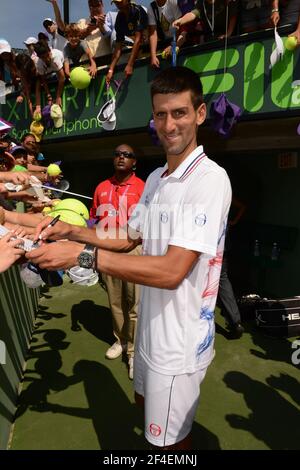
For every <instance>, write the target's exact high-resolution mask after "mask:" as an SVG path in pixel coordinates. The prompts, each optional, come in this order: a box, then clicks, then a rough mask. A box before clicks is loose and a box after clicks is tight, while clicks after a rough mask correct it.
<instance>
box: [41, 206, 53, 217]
mask: <svg viewBox="0 0 300 470" xmlns="http://www.w3.org/2000/svg"><path fill="white" fill-rule="evenodd" d="M51 211H52V208H51V207H48V206H46V207H44V209H43V210H42V213H43V214H44V215H47V214H49V212H51Z"/></svg>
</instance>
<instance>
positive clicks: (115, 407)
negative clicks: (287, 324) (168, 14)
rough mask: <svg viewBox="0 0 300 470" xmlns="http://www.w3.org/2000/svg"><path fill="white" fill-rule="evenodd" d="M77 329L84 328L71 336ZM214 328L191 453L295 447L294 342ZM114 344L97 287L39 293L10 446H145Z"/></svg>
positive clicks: (299, 404) (299, 438)
mask: <svg viewBox="0 0 300 470" xmlns="http://www.w3.org/2000/svg"><path fill="white" fill-rule="evenodd" d="M72 322H73V326H74V325H75V326H80V328H81V330H80V331H72V330H71V325H72ZM216 323H217V334H216V343H215V349H216V357H215V360H214V361H213V363H212V365H211V366H210V368H209V370H208V373H207V376H206V378H205V381H204V383H203V385H202V387H201V398H200V404H199V407H198V410H197V415H196V421H195V423H194V429H193V439H194V449H197V450H198V449H211V450H216V449H224V450H225V449H299V448H300V426H299V422H300V382H299V379H300V374H299V367H300V366H299V365H293V364H292V361H291V356H292V353H293V352H294V351H295V350H294V349H292V347H291V345H292V341H293V340H294V339H297V338H293V339H289V340H287V339H274V338H271V337H268V336H265V335H263V334H262V333H261V332H260V331H258V330H257V329H256V327H255V325H254V322H248V323H246V324H245V327H246V333H245V334H244V335H243V337H242V338H241V339H239V340H232V339H229V338H228V335H227V332H226V330H225V328H224V319H223V318H222V317H221V316H220V315H219V314H217V316H216ZM112 342H113V337H112V333H111V317H110V310H109V308H108V303H107V297H106V293H105V291H104V290H103V289H102V288H101V287H100V286H98V285H96V286H93V287H81V286H75V285H72V284H71V283H70V282H69V281H68V280H66V281H65V283H64V286H63V287H58V288H51V289H50V290H49V291H48V292H45V293H44V294H43V296H42V298H41V302H40V309H39V312H38V315H37V319H36V330H35V332H34V335H33V341H32V347H31V351H30V355H29V357H28V361H27V369H26V373H25V376H24V381H23V388H22V392H21V395H20V400H19V407H18V410H17V414H16V421H15V426H14V429H13V434H12V440H11V446H10V448H11V449H15V450H19V449H27V450H29V449H46V450H60V449H66V450H68V449H70V450H71V449H74V450H76V449H78V450H80V449H105V450H116V449H121V450H124V449H128V450H133V449H147V444H146V442H145V440H144V437H143V419H142V415H141V412H140V410H139V409H137V408H136V406H135V404H134V400H133V384H132V381H130V380H129V379H128V372H127V366H126V362H125V360H126V359H125V358H123V359H122V358H118V359H116V360H113V361H110V360H107V359H105V357H104V355H105V351H106V349H107V347H108V345H109V344H112ZM298 357H300V355H299V356H298Z"/></svg>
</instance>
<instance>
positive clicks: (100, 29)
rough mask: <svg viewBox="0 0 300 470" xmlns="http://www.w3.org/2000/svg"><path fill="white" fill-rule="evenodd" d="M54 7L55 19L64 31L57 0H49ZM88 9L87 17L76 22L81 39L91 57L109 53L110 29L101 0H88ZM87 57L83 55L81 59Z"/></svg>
mask: <svg viewBox="0 0 300 470" xmlns="http://www.w3.org/2000/svg"><path fill="white" fill-rule="evenodd" d="M49 1H50V2H51V3H52V5H53V9H54V13H55V19H56V21H57V24H58V26H59V28H60V29H61V30H62V31H65V28H66V25H65V23H64V21H63V20H62V17H61V13H60V10H59V6H58V4H57V0H49ZM88 6H89V10H90V16H89V18H82V19H80V20H79V21H78V22H77V25H78V26H79V28H80V30H81V39H85V40H86V42H87V45H88V47H89V49H90V51H91V53H92V56H93V57H100V56H103V55H107V54H110V53H111V47H110V39H109V36H110V34H111V29H110V26H109V25H108V24H106V21H105V14H104V7H103V3H102V0H88ZM87 58H88V57H87V56H83V60H86V59H87Z"/></svg>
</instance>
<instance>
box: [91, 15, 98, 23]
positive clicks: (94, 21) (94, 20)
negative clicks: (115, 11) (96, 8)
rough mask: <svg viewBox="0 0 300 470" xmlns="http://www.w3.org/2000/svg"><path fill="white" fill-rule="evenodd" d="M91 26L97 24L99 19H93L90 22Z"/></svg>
mask: <svg viewBox="0 0 300 470" xmlns="http://www.w3.org/2000/svg"><path fill="white" fill-rule="evenodd" d="M90 23H91V24H97V18H95V17H94V16H93V17H92V18H91V21H90Z"/></svg>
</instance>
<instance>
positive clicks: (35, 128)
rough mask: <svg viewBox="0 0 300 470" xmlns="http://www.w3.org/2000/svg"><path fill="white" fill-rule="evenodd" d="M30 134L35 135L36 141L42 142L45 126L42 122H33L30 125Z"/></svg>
mask: <svg viewBox="0 0 300 470" xmlns="http://www.w3.org/2000/svg"><path fill="white" fill-rule="evenodd" d="M30 132H31V134H33V135H34V137H35V140H36V141H37V142H40V141H41V139H42V134H43V132H44V126H43V124H42V123H41V122H40V121H32V123H31V124H30Z"/></svg>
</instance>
